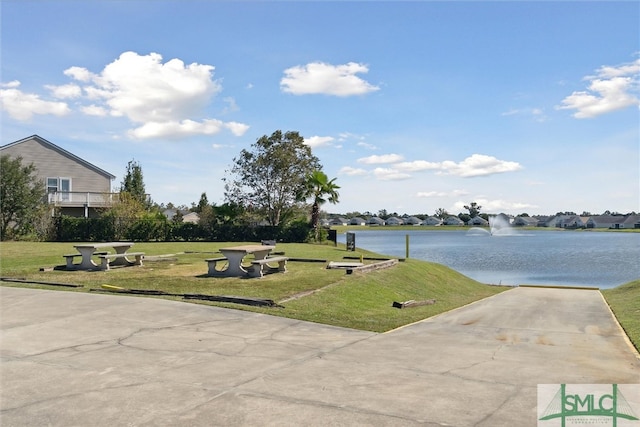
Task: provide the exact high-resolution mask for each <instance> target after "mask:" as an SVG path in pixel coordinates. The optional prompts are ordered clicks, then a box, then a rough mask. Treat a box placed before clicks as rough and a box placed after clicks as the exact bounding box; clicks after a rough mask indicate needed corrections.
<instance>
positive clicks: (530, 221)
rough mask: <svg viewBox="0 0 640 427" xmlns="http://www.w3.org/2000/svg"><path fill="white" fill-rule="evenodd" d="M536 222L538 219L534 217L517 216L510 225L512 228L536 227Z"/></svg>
mask: <svg viewBox="0 0 640 427" xmlns="http://www.w3.org/2000/svg"><path fill="white" fill-rule="evenodd" d="M538 222H539V220H538V218H536V217H534V216H517V217H515V219H514V220H513V224H512V225H513V226H514V227H537V226H538Z"/></svg>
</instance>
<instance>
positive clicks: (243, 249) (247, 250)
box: [220, 245, 276, 254]
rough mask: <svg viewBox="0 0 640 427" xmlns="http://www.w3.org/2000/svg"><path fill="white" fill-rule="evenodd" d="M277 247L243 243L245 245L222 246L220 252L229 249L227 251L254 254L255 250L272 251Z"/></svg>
mask: <svg viewBox="0 0 640 427" xmlns="http://www.w3.org/2000/svg"><path fill="white" fill-rule="evenodd" d="M275 248H276V247H275V246H268V245H243V246H231V247H228V248H221V249H220V252H222V251H227V252H244V253H247V254H252V253H254V252H262V251H268V252H270V251H272V250H274V249H275Z"/></svg>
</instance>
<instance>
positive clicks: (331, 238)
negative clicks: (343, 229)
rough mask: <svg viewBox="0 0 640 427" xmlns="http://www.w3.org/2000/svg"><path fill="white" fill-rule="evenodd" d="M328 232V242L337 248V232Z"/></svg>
mask: <svg viewBox="0 0 640 427" xmlns="http://www.w3.org/2000/svg"><path fill="white" fill-rule="evenodd" d="M328 231H329V237H328V239H329V241H331V242H333V246H338V231H337V230H328Z"/></svg>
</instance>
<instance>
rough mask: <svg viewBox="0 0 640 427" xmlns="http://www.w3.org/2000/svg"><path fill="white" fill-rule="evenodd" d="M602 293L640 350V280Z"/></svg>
mask: <svg viewBox="0 0 640 427" xmlns="http://www.w3.org/2000/svg"><path fill="white" fill-rule="evenodd" d="M602 295H604V298H605V299H606V300H607V303H608V304H609V306H610V307H611V310H612V311H613V313H614V314H615V315H616V318H617V319H618V322H620V324H621V325H622V328H623V329H624V330H625V332H626V333H627V336H628V337H629V339H630V340H631V342H632V343H633V345H634V346H635V347H636V349H638V350H639V351H640V280H634V281H633V282H629V283H627V284H625V285H622V286H618V287H616V288H613V289H604V290H603V291H602Z"/></svg>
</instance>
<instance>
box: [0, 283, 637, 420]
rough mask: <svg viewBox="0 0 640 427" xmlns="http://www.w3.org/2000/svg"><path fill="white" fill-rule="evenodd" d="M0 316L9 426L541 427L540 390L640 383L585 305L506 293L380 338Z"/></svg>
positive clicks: (236, 315)
mask: <svg viewBox="0 0 640 427" xmlns="http://www.w3.org/2000/svg"><path fill="white" fill-rule="evenodd" d="M0 310H1V311H0V313H1V319H0V332H1V344H0V345H1V348H0V350H1V352H0V356H1V362H2V363H1V364H0V374H1V377H0V378H1V381H2V383H1V395H0V401H1V412H0V424H2V425H6V426H23V425H52V426H122V425H134V426H140V425H153V426H158V425H167V426H169V425H170V426H213V425H224V426H260V425H268V426H271V425H277V426H301V425H321V426H325V425H376V426H377V425H387V426H412V425H422V426H425V425H426V426H442V425H453V426H492V427H495V426H514V425H518V426H535V425H536V419H537V408H536V405H537V400H536V393H537V384H540V383H553V384H558V383H569V384H572V383H640V359H639V358H638V355H637V353H636V352H635V351H634V350H632V347H631V346H630V344H629V343H628V342H627V341H626V337H625V336H624V334H623V333H622V331H621V330H620V328H619V326H618V325H617V323H616V322H615V320H614V318H613V317H612V315H611V313H610V311H609V309H608V307H607V306H606V304H605V303H604V300H603V299H602V296H601V295H600V293H599V292H597V291H591V290H575V289H546V288H516V289H513V290H509V291H507V292H503V293H501V294H499V295H496V296H494V297H491V298H488V299H485V300H483V301H479V302H477V303H475V304H471V305H469V306H467V307H464V308H461V309H458V310H454V311H451V312H449V313H445V314H442V315H440V316H436V317H434V318H431V319H428V320H425V321H422V322H419V323H416V324H413V325H409V326H406V327H404V328H401V329H398V330H395V331H392V332H389V333H386V334H374V333H369V332H362V331H356V330H350V329H343V328H336V327H331V326H326V325H320V324H314V323H308V322H301V321H297V320H291V319H285V318H281V317H273V316H267V315H261V314H255V313H249V312H242V311H238V310H227V309H222V308H216V307H207V306H203V305H196V304H189V303H181V302H172V301H165V300H159V299H152V298H138V297H124V296H111V295H96V294H88V293H74V292H56V291H42V290H31V289H20V288H8V287H0ZM627 398H629V396H627Z"/></svg>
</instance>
